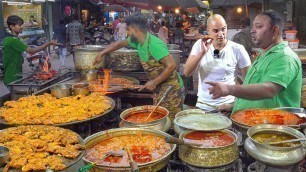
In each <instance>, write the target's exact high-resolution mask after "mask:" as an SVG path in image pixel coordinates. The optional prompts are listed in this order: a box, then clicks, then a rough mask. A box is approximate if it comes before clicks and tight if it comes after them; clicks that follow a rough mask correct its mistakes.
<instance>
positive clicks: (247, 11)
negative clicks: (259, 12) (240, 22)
mask: <svg viewBox="0 0 306 172" xmlns="http://www.w3.org/2000/svg"><path fill="white" fill-rule="evenodd" d="M245 13H246V16H247V17H249V8H248V0H245Z"/></svg>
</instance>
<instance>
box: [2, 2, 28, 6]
mask: <svg viewBox="0 0 306 172" xmlns="http://www.w3.org/2000/svg"><path fill="white" fill-rule="evenodd" d="M2 2H4V3H7V5H29V4H31V2H30V1H2Z"/></svg>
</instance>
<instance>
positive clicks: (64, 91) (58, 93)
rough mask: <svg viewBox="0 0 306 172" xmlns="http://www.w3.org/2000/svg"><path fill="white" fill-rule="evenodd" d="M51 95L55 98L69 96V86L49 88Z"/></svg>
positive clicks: (57, 85)
mask: <svg viewBox="0 0 306 172" xmlns="http://www.w3.org/2000/svg"><path fill="white" fill-rule="evenodd" d="M50 89H51V95H52V96H54V97H56V98H58V99H59V98H62V97H69V96H71V84H56V85H53V86H51V87H50Z"/></svg>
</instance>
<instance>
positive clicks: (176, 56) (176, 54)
mask: <svg viewBox="0 0 306 172" xmlns="http://www.w3.org/2000/svg"><path fill="white" fill-rule="evenodd" d="M181 52H182V51H181V50H169V53H170V55H171V57H172V59H173V60H174V62H175V64H176V70H177V71H179V70H180V63H181Z"/></svg>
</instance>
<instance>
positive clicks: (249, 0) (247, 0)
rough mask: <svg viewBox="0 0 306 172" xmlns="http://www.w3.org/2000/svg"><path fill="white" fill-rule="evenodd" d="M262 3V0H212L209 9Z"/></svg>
mask: <svg viewBox="0 0 306 172" xmlns="http://www.w3.org/2000/svg"><path fill="white" fill-rule="evenodd" d="M262 1H263V0H213V1H212V3H211V4H210V8H219V7H233V6H238V5H250V4H253V3H262Z"/></svg>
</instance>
